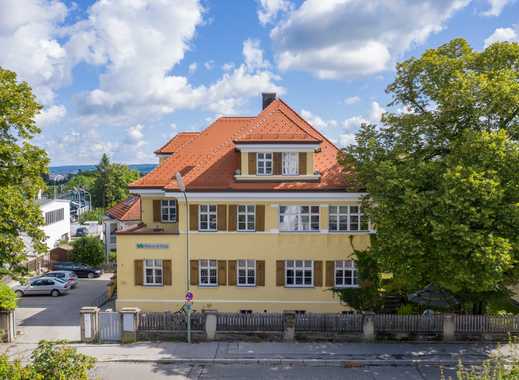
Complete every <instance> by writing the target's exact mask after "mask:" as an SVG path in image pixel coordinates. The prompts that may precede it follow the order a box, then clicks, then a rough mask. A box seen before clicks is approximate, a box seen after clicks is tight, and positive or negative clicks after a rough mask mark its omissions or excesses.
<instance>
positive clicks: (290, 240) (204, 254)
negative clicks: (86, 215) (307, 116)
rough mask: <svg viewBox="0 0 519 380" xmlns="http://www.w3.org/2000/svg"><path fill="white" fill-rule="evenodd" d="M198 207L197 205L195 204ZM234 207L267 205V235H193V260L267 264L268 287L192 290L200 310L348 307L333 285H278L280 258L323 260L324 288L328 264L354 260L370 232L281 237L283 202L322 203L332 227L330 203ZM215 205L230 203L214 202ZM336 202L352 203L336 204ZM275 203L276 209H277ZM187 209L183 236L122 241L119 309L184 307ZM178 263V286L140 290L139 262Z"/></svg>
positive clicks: (146, 204) (146, 206) (146, 203)
mask: <svg viewBox="0 0 519 380" xmlns="http://www.w3.org/2000/svg"><path fill="white" fill-rule="evenodd" d="M192 203H195V202H192ZM227 203H228V204H231V203H232V204H247V203H250V204H265V232H251V233H247V232H221V231H219V232H197V231H190V232H189V244H190V250H189V252H190V257H189V259H190V260H197V259H217V260H237V259H256V260H265V286H258V287H254V288H241V287H237V286H219V287H216V288H203V287H199V286H189V290H191V291H192V292H193V293H194V295H195V299H194V301H195V302H194V308H195V309H196V310H201V309H218V310H220V311H239V310H253V311H264V310H266V311H268V312H279V311H283V310H306V311H309V312H312V311H313V312H318V311H320V312H334V311H342V310H346V309H347V308H346V307H345V306H343V305H340V303H339V302H338V300H337V299H336V298H335V297H334V295H333V294H332V292H330V291H327V289H328V288H327V287H326V286H323V287H314V288H286V287H278V286H276V278H275V276H276V260H284V259H306V260H320V261H322V262H323V284H324V283H325V278H326V274H325V271H326V268H325V267H326V265H325V262H326V260H341V259H349V258H351V254H352V246H351V237H352V236H353V244H354V246H355V248H356V249H363V248H366V247H367V246H368V244H369V236H368V234H367V233H359V234H357V235H349V234H345V233H340V234H335V233H322V232H311V233H310V232H306V233H305V232H295V233H288V232H286V233H277V232H276V231H277V229H278V207H277V205H279V204H283V205H285V204H300V205H312V204H314V205H316V204H320V205H321V208H320V210H321V213H320V224H321V226H320V227H321V229H322V230H327V228H328V209H327V205H325V204H323V203H315V202H303V201H298V202H286V201H275V202H272V203H266V202H236V201H233V202H227ZM212 204H226V202H214V203H212ZM330 204H347V202H341V203H337V202H333V203H330ZM272 205H274V207H272ZM142 206H143V214H142V216H143V222H144V223H146V224H148V225H149V226H156V225H160V224H157V223H154V222H153V215H152V210H153V208H152V199H151V198H146V197H143V199H142ZM185 218H186V214H185V207H184V204H183V202H182V201H179V230H180V233H179V234H178V235H119V236H118V238H117V256H118V257H117V263H118V275H117V281H118V290H117V291H118V300H117V307H118V308H121V307H127V306H138V307H140V308H141V309H142V310H146V311H164V310H171V311H175V310H177V309H178V308H180V306H181V305H182V303H183V299H184V295H185V293H186V291H187V290H188V286H187V276H188V274H187V273H188V265H187V263H188V261H187V260H188V258H187V256H186V237H187V235H186V233H185V232H186V231H185V230H186V228H185V227H186V223H185ZM137 243H164V244H168V245H169V248H168V249H137V248H136V244H137ZM137 259H170V260H172V272H173V285H172V286H164V287H146V286H134V260H137Z"/></svg>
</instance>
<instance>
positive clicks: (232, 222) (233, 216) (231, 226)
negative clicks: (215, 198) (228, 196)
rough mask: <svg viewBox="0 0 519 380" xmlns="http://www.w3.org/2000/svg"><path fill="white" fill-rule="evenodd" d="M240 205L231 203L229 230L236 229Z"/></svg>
mask: <svg viewBox="0 0 519 380" xmlns="http://www.w3.org/2000/svg"><path fill="white" fill-rule="evenodd" d="M237 208H238V206H236V205H229V231H236V212H237Z"/></svg>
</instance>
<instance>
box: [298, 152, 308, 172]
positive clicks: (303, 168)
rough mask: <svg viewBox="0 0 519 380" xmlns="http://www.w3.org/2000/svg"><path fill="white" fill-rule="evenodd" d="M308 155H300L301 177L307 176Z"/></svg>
mask: <svg viewBox="0 0 519 380" xmlns="http://www.w3.org/2000/svg"><path fill="white" fill-rule="evenodd" d="M306 155H307V153H304V152H303V153H299V175H306Z"/></svg>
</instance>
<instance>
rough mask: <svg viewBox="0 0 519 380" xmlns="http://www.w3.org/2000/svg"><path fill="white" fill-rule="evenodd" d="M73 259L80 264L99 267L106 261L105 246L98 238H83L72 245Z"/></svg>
mask: <svg viewBox="0 0 519 380" xmlns="http://www.w3.org/2000/svg"><path fill="white" fill-rule="evenodd" d="M72 246H73V249H72V259H73V260H74V261H77V262H79V263H83V264H87V265H91V266H98V265H100V264H102V263H103V261H104V246H103V242H102V241H101V239H99V238H98V237H96V236H83V237H80V238H79V239H77V240H74V242H73V243H72Z"/></svg>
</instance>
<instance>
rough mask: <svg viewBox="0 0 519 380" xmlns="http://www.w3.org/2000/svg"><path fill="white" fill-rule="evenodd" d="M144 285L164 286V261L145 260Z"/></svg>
mask: <svg viewBox="0 0 519 380" xmlns="http://www.w3.org/2000/svg"><path fill="white" fill-rule="evenodd" d="M144 285H162V260H149V259H148V260H144Z"/></svg>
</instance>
